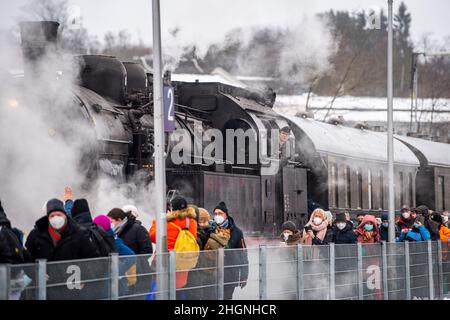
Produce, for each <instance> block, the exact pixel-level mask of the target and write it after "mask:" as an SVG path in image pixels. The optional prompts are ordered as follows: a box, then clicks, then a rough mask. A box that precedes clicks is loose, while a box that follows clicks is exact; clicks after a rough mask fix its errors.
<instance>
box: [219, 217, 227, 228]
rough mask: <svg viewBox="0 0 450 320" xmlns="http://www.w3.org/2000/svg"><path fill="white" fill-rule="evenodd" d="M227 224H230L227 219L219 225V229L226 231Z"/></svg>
mask: <svg viewBox="0 0 450 320" xmlns="http://www.w3.org/2000/svg"><path fill="white" fill-rule="evenodd" d="M229 224H230V221H229V220H228V219H226V220H225V221H224V222H222V224H221V225H219V227H221V228H223V229H226V228H228V225H229Z"/></svg>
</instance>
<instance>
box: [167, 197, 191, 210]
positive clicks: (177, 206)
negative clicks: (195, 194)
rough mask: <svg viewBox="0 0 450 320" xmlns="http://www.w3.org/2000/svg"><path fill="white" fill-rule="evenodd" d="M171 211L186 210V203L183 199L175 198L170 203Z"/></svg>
mask: <svg viewBox="0 0 450 320" xmlns="http://www.w3.org/2000/svg"><path fill="white" fill-rule="evenodd" d="M170 205H171V207H172V210H173V211H177V210H183V209H186V208H187V205H188V204H187V201H186V199H184V198H183V197H180V196H176V197H175V198H173V199H172V201H171V202H170Z"/></svg>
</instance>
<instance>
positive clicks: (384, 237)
mask: <svg viewBox="0 0 450 320" xmlns="http://www.w3.org/2000/svg"><path fill="white" fill-rule="evenodd" d="M399 235H400V231H399V230H398V227H397V225H396V226H395V237H398V236H399ZM380 241H389V214H388V213H383V215H382V216H381V226H380Z"/></svg>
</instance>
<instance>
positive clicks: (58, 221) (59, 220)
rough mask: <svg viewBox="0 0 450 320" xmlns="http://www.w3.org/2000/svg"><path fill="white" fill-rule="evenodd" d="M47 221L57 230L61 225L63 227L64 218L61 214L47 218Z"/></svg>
mask: <svg viewBox="0 0 450 320" xmlns="http://www.w3.org/2000/svg"><path fill="white" fill-rule="evenodd" d="M49 222H50V225H51V226H52V227H53V228H54V229H56V230H59V229H61V228H62V227H64V224H65V223H66V218H64V217H61V216H54V217H53V218H51V219H49Z"/></svg>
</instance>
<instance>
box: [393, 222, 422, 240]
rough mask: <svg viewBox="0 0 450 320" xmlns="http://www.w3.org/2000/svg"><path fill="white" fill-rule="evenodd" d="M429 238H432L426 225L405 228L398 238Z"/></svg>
mask: <svg viewBox="0 0 450 320" xmlns="http://www.w3.org/2000/svg"><path fill="white" fill-rule="evenodd" d="M427 240H430V232H429V231H428V230H427V228H425V227H424V226H420V227H419V229H417V228H411V229H410V230H408V231H406V230H403V231H402V232H401V234H400V236H399V237H398V238H397V242H403V241H427Z"/></svg>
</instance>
